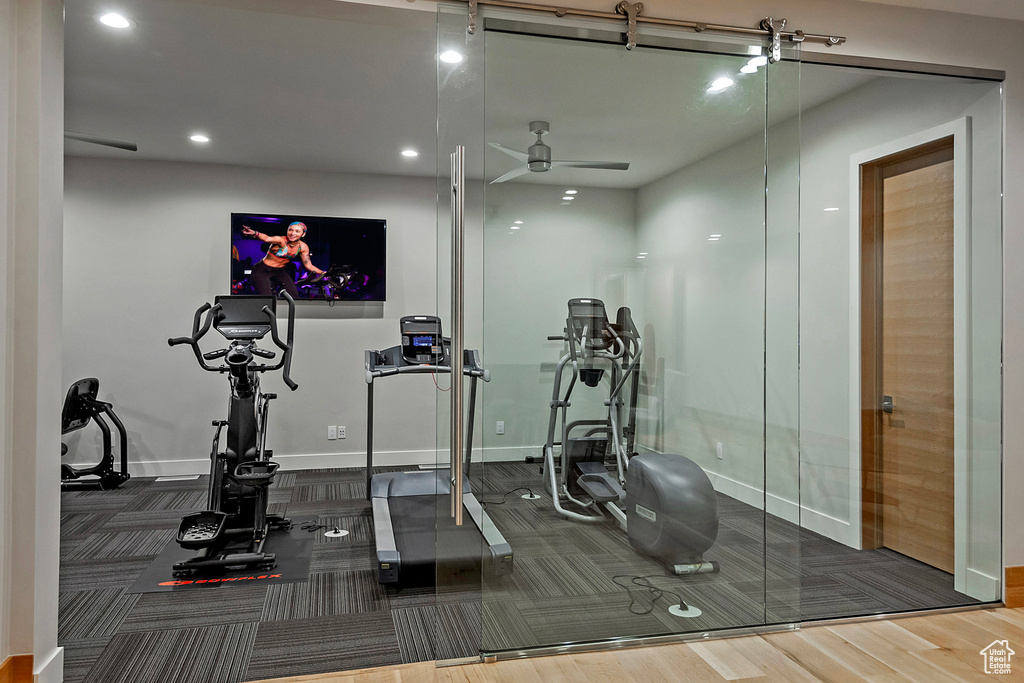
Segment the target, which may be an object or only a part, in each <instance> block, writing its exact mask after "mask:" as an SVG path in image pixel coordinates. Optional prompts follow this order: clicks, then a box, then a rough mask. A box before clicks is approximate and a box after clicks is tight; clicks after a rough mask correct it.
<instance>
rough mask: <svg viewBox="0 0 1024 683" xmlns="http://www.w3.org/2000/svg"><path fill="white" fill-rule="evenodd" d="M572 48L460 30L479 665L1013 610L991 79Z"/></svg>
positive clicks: (526, 31) (451, 143) (685, 50)
mask: <svg viewBox="0 0 1024 683" xmlns="http://www.w3.org/2000/svg"><path fill="white" fill-rule="evenodd" d="M555 24H556V22H547V23H545V20H543V19H538V18H536V17H529V18H524V16H523V15H512V14H504V13H487V12H485V13H484V14H483V15H482V16H481V17H480V20H479V23H478V26H477V30H476V32H475V33H473V34H469V33H467V30H466V29H467V17H466V15H465V13H464V12H459V11H448V10H442V11H441V12H440V13H439V46H438V51H439V54H440V53H443V52H445V51H447V50H452V51H455V52H458V53H459V54H460V55H461V56H462V60H461V61H458V62H454V63H449V62H445V61H444V60H443V59H442V60H441V61H439V63H438V74H439V81H438V84H439V91H438V117H439V132H440V134H439V144H438V154H439V162H438V167H439V186H438V195H439V223H438V235H439V238H438V243H439V250H438V254H439V264H442V265H439V270H438V282H439V299H438V301H439V310H440V311H442V313H441V315H442V316H443V315H445V314H446V313H447V311H449V310H450V309H449V306H450V304H449V296H450V289H449V285H450V282H451V280H450V278H449V276H448V275H447V273H448V272H449V270H450V260H449V256H448V255H449V254H450V253H451V252H450V249H451V243H450V242H449V240H450V236H451V232H450V229H451V228H450V215H449V213H450V209H449V198H450V193H451V177H450V173H449V171H448V164H449V161H448V155H449V154H450V152H451V151H452V150H453V149H454V148H455V146H457V145H461V146H463V147H464V149H465V158H466V166H465V168H466V181H465V185H464V186H463V188H462V193H463V197H464V200H465V202H466V212H465V216H466V223H465V228H464V229H465V234H464V239H465V271H464V278H465V285H464V291H463V294H464V297H465V313H464V324H465V328H466V330H465V339H466V345H467V347H472V348H477V349H479V350H480V353H481V358H482V359H483V362H484V364H485V365H486V366H487V368H488V370H489V373H490V381H489V382H488V383H486V384H484V385H482V386H481V387H480V389H479V395H478V397H477V403H476V412H475V421H474V424H473V430H474V433H475V434H476V435H477V436H476V440H475V441H476V442H475V444H474V451H473V455H472V460H473V463H472V471H471V475H470V477H469V481H470V486H471V488H472V489H473V491H474V492H475V495H476V497H477V498H478V499H479V500H480V501H481V503H482V507H483V509H484V510H485V511H486V512H487V518H488V519H487V523H488V524H491V525H493V527H494V528H496V529H497V530H498V532H499V533H500V534H501V535H502V537H503V538H504V540H506V541H507V543H508V545H509V547H510V548H511V552H512V555H513V556H514V561H513V563H512V568H511V571H504V572H494V571H491V570H492V569H493V567H492V566H489V563H490V562H491V559H493V558H492V555H493V553H492V552H491V551H490V550H489V548H488V546H487V545H486V544H481V557H482V559H483V561H482V563H481V573H480V576H479V591H480V593H479V596H478V597H477V598H475V599H476V600H478V601H479V611H478V614H479V617H480V620H479V622H476V621H474V622H473V628H474V629H475V628H479V643H480V650H481V652H483V653H492V654H496V655H498V656H511V654H512V653H515V652H518V651H522V650H530V649H534V648H542V649H550V648H552V647H554V648H563V647H566V646H572V645H584V646H592V644H593V643H595V642H602V643H611V642H619V641H622V640H629V639H632V638H635V637H642V636H672V635H679V634H693V635H695V636H700V635H703V634H705V633H707V632H711V631H719V630H735V629H745V628H758V627H772V626H774V627H779V626H785V625H788V624H796V623H799V622H801V621H805V620H813V619H825V618H834V617H844V616H861V615H867V614H878V613H887V612H899V611H907V610H916V609H924V608H934V607H951V606H960V605H969V604H976V603H980V602H985V601H995V600H998V598H999V595H1000V592H999V566H1000V565H999V532H998V529H999V500H998V493H997V492H998V491H999V490H1000V488H999V478H1000V475H999V470H1000V468H999V461H1000V452H999V440H998V434H999V421H1000V416H999V404H1000V402H999V396H1000V388H999V385H1000V374H999V339H1000V338H1001V320H1000V313H999V310H1000V305H999V302H1000V297H1001V292H1000V285H999V282H1000V277H999V267H1000V266H999V264H1000V252H999V243H1000V215H999V201H1000V200H999V193H1000V174H999V167H1000V151H999V150H1000V145H1001V139H1000V129H1001V88H1000V84H999V83H995V82H986V81H984V80H970V79H963V78H952V77H937V76H923V75H911V74H895V73H891V72H885V71H880V70H865V69H852V68H843V67H837V66H823V65H814V64H806V63H801V61H800V58H799V54H797V53H792V54H787V55H786V59H785V60H784V61H782V62H780V63H777V64H770V65H769V64H765V63H764V62H765V60H764V59H763V58H762V57H761V56H760V55H762V54H763V53H765V49H764V47H763V46H762V45H761V44H759V43H755V44H743V43H738V42H735V41H729V40H725V39H722V40H719V41H717V42H715V41H709V39H708V38H707V37H705V36H701V37H700V42H697V41H696V40H695V39H691V38H687V37H685V36H684V37H680V36H670V35H669V34H667V33H666V34H655V33H654V32H649V33H648V35H646V36H643V35H642V36H641V40H640V45H639V46H638V47H636V48H634V49H633V50H629V51H627V50H626V49H624V47H623V45H622V44H621V41H620V40H619V39H618V37H617V36H616V37H614V38H612V39H610V40H606V39H605V35H604V33H603V29H602V27H601V25H599V24H594V25H590V24H586V23H581V24H579V25H576V27H575V28H574V29H573V30H572V31H571V33H572V35H571V37H572V38H573V39H572V40H569V39H566V35H567V33H570V31H569V30H568V29H566V28H565V27H564V26H561V27H557V26H555ZM580 38H586V40H581V39H580ZM645 41H646V43H647V44H646V45H645ZM906 149H911V150H916V151H915V152H909V153H908V152H905V151H904V150H906ZM918 152H920V154H919V155H918ZM915 155H917V156H920V157H921V158H920V159H918V158H917V156H915ZM548 162H550V164H549V163H548ZM559 162H562V163H559ZM627 166H628V168H627ZM935 166H937V168H933V167H935ZM942 183H946V184H942ZM866 193H871V194H866ZM869 219H870V221H869ZM904 223H905V224H906V225H904ZM908 230H917V231H919V232H920V235H919V236H917V237H908V236H907V231H908ZM886 231H890V232H891V234H890V232H886ZM940 245H941V249H940ZM883 263H884V264H885V268H884V270H883V268H882V265H883ZM872 264H873V265H872ZM941 264H944V265H941ZM869 266H870V267H872V268H874V269H875V270H867V268H868V267H869ZM938 271H943V272H946V271H948V273H947V275H946V276H945V279H944V280H943V279H928V280H925V279H922V278H923V277H924V276H925V275H929V276H930V275H931V274H932V273H934V272H938ZM936 302H939V303H936ZM943 316H944V317H943ZM882 327H884V328H885V329H886V330H888V332H887V334H888V336H885V334H883V332H882V330H881V328H882ZM872 335H873V336H872ZM935 340H939V341H935ZM926 341H933V342H934V346H935V348H934V349H926V347H927V344H926V343H925V342H926ZM896 387H899V388H898V389H897V388H896ZM897 392H898V394H899V396H901V397H902V398H894V399H890V398H889V397H890V396H892V395H894V394H896V393H897ZM913 392H916V393H913ZM943 392H945V393H943ZM876 394H877V396H876ZM865 396H866V397H867V398H865ZM440 412H441V413H442V417H441V420H440V422H441V423H447V413H446V411H445V410H442V411H440ZM900 430H903V431H902V433H900ZM442 431H443V430H442V429H440V427H439V431H438V433H439V435H440V434H441V433H442ZM894 432H895V435H894V434H893V433H894ZM926 442H929V443H926ZM438 450H439V457H443V458H444V459H445V460H446V461H447V458H448V452H447V446H446V445H445V444H441V445H440V446H439V449H438ZM982 492H985V493H984V494H982ZM448 514H449V511H448V509H447V508H445V509H443V510H441V509H439V515H440V517H441V518H445V519H446V518H447V516H448ZM444 523H447V522H444ZM942 543H945V544H946V546H947V547H946V548H945V550H943V551H942V552H943V555H942V557H936V556H934V555H933V554H930V552H929V551H931V550H933V549H935V548H937V547H939V546H940V545H941V544H942ZM922 551H923V552H922ZM505 569H507V568H505ZM473 580H475V578H474V579H473ZM438 583H439V600H440V599H441V598H440V595H441V588H440V587H441V583H442V580H441V576H440V575H439V577H438ZM462 595H463V596H464V597H465V596H466V595H468V594H467V593H465V592H463V593H462Z"/></svg>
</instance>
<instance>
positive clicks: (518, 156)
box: [487, 142, 530, 164]
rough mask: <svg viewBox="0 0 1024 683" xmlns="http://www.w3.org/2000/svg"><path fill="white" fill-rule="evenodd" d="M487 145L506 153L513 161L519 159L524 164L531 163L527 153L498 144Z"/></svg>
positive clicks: (490, 143) (489, 143)
mask: <svg viewBox="0 0 1024 683" xmlns="http://www.w3.org/2000/svg"><path fill="white" fill-rule="evenodd" d="M487 144H488V145H490V146H491V147H493V148H494V149H496V150H498V151H499V152H504V153H505V154H507V155H509V156H510V157H512V158H513V159H517V160H519V161H521V162H523V163H524V164H525V163H527V162H529V161H530V157H529V156H528V155H527V154H526V152H520V151H519V150H518V149H512V148H511V147H505V146H504V145H499V144H498V143H497V142H488V143H487Z"/></svg>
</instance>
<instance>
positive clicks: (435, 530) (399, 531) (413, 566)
mask: <svg viewBox="0 0 1024 683" xmlns="http://www.w3.org/2000/svg"><path fill="white" fill-rule="evenodd" d="M446 501H447V498H441V497H438V496H401V497H397V498H390V499H389V500H388V505H389V507H390V509H391V522H392V524H393V525H394V529H395V543H396V545H397V546H398V553H399V556H400V557H401V562H402V563H401V570H400V572H399V582H400V584H401V585H403V586H432V585H434V584H435V576H436V577H437V581H438V582H439V583H440V584H441V585H443V586H452V585H461V586H465V585H479V583H480V558H481V555H482V553H483V552H484V549H485V547H486V545H485V543H484V539H483V537H482V536H481V535H480V532H479V531H477V529H476V526H475V525H474V524H473V522H472V521H470V520H469V519H468V517H467V518H465V519H464V521H463V524H462V526H461V527H458V526H455V520H453V519H451V517H450V516H449V515H448V511H447V509H443V510H439V509H438V506H439V505H444V506H445V508H447V503H446ZM439 538H440V546H439V545H438V540H439ZM438 550H440V554H441V561H440V568H438V566H437V564H438V563H437V554H438Z"/></svg>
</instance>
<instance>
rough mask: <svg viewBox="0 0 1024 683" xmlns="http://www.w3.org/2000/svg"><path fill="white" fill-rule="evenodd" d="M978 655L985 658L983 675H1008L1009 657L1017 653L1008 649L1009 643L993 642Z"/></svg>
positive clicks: (1002, 641) (1003, 641) (1004, 641)
mask: <svg viewBox="0 0 1024 683" xmlns="http://www.w3.org/2000/svg"><path fill="white" fill-rule="evenodd" d="M979 654H980V655H981V656H982V657H984V658H985V673H987V674H1009V673H1010V657H1012V656H1013V655H1015V654H1017V653H1016V652H1014V651H1013V650H1011V649H1010V641H1008V640H993V641H992V643H991V644H990V645H989V646H988V647H986V648H985V649H983V650H982V651H981V652H980V653H979Z"/></svg>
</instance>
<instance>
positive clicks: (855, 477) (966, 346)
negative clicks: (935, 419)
mask: <svg viewBox="0 0 1024 683" xmlns="http://www.w3.org/2000/svg"><path fill="white" fill-rule="evenodd" d="M949 136H953V518H954V522H953V566H954V573H953V577H954V579H953V581H954V587H955V589H956V590H957V591H959V592H961V593H966V594H970V592H969V586H968V583H969V582H968V580H967V533H968V529H969V528H970V527H969V522H970V518H969V515H970V509H969V506H968V483H969V482H968V478H969V476H970V471H971V470H970V468H969V467H968V465H969V461H970V444H971V439H970V429H971V415H970V409H971V400H970V386H971V382H970V376H971V362H970V361H971V354H970V321H971V309H970V296H969V294H970V280H971V277H970V255H971V250H970V242H971V241H970V235H971V224H970V217H971V206H970V203H971V187H970V182H971V139H970V138H971V119H970V117H969V116H965V117H962V118H959V119H955V120H953V121H950V122H949V123H944V124H942V125H940V126H935V127H934V128H929V129H927V130H923V131H921V132H919V133H915V134H913V135H908V136H906V137H903V138H899V139H898V140H891V141H889V142H886V143H884V144H881V145H878V146H877V147H872V148H871V149H867V150H864V151H862V152H858V153H856V154H853V155H851V156H850V208H851V210H850V537H849V540H848V541H847V543H848V544H849V545H850V546H852V547H854V548H861V546H862V543H861V512H862V511H861V446H862V444H861V343H860V342H861V314H860V312H861V308H860V305H861V297H860V292H861V281H860V269H861V248H860V247H861V197H860V194H861V187H860V167H861V165H862V164H866V163H869V162H871V161H874V160H876V159H880V158H882V157H886V156H889V155H890V154H895V153H897V152H901V151H903V150H905V149H910V148H912V147H917V146H919V145H923V144H926V143H928V142H932V141H934V140H939V139H941V138H945V137H949ZM974 597H978V598H979V599H988V596H987V594H986V595H977V596H974Z"/></svg>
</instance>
